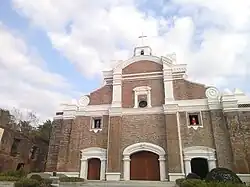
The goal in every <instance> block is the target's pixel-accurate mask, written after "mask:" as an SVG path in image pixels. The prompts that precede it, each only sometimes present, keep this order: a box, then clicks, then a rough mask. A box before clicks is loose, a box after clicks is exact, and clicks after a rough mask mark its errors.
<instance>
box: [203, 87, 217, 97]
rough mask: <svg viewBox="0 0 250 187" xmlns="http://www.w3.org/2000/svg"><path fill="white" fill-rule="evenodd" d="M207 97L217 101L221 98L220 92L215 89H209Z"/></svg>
mask: <svg viewBox="0 0 250 187" xmlns="http://www.w3.org/2000/svg"><path fill="white" fill-rule="evenodd" d="M206 96H207V98H209V99H217V98H218V97H219V91H218V90H217V88H215V87H209V88H208V89H207V90H206Z"/></svg>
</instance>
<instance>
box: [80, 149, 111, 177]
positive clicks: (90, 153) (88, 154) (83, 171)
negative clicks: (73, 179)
mask: <svg viewBox="0 0 250 187" xmlns="http://www.w3.org/2000/svg"><path fill="white" fill-rule="evenodd" d="M106 155H107V152H106V149H103V148H100V147H89V148H86V149H83V150H81V167H80V178H83V179H88V178H90V180H95V178H98V177H97V174H95V177H94V174H88V173H89V172H92V170H93V168H97V166H98V167H100V169H99V173H100V174H99V176H100V177H99V179H98V180H105V171H106V160H107V157H106ZM92 159H95V160H92ZM96 159H97V160H96ZM89 164H90V165H92V166H89ZM96 170H97V169H94V171H96Z"/></svg>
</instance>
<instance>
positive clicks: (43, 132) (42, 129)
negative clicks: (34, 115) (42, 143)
mask: <svg viewBox="0 0 250 187" xmlns="http://www.w3.org/2000/svg"><path fill="white" fill-rule="evenodd" d="M51 130H52V121H51V120H46V121H45V122H44V123H43V124H42V125H39V126H38V128H37V136H39V137H41V138H43V139H44V140H46V141H47V142H49V140H50V136H51Z"/></svg>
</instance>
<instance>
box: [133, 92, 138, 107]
mask: <svg viewBox="0 0 250 187" xmlns="http://www.w3.org/2000/svg"><path fill="white" fill-rule="evenodd" d="M134 108H138V94H137V92H135V105H134Z"/></svg>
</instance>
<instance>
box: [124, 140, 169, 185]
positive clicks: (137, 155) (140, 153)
mask: <svg viewBox="0 0 250 187" xmlns="http://www.w3.org/2000/svg"><path fill="white" fill-rule="evenodd" d="M165 154H166V153H165V151H164V149H163V148H162V147H160V146H158V145H155V144H152V143H147V142H142V143H136V144H132V145H130V146H128V147H126V148H125V149H124V151H123V163H124V165H123V175H124V180H161V181H163V180H165V179H166V168H165Z"/></svg>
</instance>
